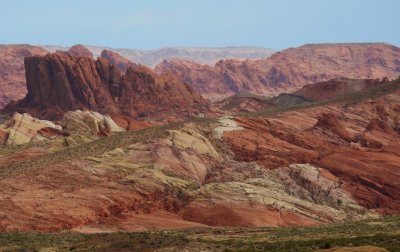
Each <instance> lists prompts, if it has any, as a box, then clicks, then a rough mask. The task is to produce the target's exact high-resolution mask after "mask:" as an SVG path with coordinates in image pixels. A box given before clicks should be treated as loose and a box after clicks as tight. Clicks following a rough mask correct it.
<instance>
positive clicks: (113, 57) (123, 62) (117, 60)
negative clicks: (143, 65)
mask: <svg viewBox="0 0 400 252" xmlns="http://www.w3.org/2000/svg"><path fill="white" fill-rule="evenodd" d="M101 57H102V58H103V59H106V60H108V61H109V62H110V63H111V64H113V65H116V66H117V67H118V69H119V70H120V71H121V72H122V73H125V72H126V70H127V69H128V67H132V68H136V67H137V66H138V65H137V64H135V63H132V62H131V61H129V60H128V59H127V58H125V57H122V56H121V55H119V54H118V53H116V52H113V51H110V50H107V49H104V50H103V51H102V52H101Z"/></svg>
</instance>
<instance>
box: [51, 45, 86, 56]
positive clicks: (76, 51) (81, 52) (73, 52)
mask: <svg viewBox="0 0 400 252" xmlns="http://www.w3.org/2000/svg"><path fill="white" fill-rule="evenodd" d="M56 53H57V54H60V55H69V56H73V57H89V58H93V53H92V52H91V51H90V50H89V49H87V48H86V47H85V46H84V45H81V44H78V45H74V46H71V48H69V49H68V51H56Z"/></svg>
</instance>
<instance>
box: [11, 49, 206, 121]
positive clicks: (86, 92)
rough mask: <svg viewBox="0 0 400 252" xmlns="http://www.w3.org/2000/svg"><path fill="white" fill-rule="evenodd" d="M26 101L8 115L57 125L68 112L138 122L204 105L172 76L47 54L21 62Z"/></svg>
mask: <svg viewBox="0 0 400 252" xmlns="http://www.w3.org/2000/svg"><path fill="white" fill-rule="evenodd" d="M25 66H26V78H27V83H28V94H27V96H26V97H25V98H24V99H23V100H21V101H19V102H17V103H16V104H10V106H9V107H8V108H7V111H16V110H17V111H24V112H25V111H27V112H29V113H30V114H32V115H34V116H36V117H39V118H46V119H60V118H62V116H63V114H64V113H65V112H67V111H74V110H91V111H96V112H99V113H101V114H109V115H111V116H113V115H116V116H125V117H128V118H133V117H143V116H147V115H152V114H156V113H162V112H166V111H179V110H181V111H180V113H177V115H178V116H185V115H188V114H190V113H193V111H196V110H197V109H200V110H201V109H202V108H203V107H205V106H206V102H205V100H204V99H203V98H202V97H201V96H199V95H197V94H196V93H195V92H194V91H192V89H191V88H190V87H188V86H187V85H185V84H183V83H182V82H180V81H179V80H178V79H177V78H174V76H171V75H156V74H154V73H152V72H149V71H138V70H134V69H132V68H128V70H127V72H126V74H125V75H121V74H120V71H119V70H118V69H117V67H116V66H115V65H112V64H110V63H109V62H108V61H107V60H105V59H98V60H97V61H95V60H93V59H91V58H88V57H80V58H77V57H72V56H63V55H57V54H48V55H46V56H44V57H27V58H26V59H25Z"/></svg>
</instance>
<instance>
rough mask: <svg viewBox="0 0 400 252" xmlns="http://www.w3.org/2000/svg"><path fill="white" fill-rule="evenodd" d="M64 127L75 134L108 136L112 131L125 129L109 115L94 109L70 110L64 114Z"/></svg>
mask: <svg viewBox="0 0 400 252" xmlns="http://www.w3.org/2000/svg"><path fill="white" fill-rule="evenodd" d="M62 127H63V129H64V130H65V131H67V132H69V133H75V134H91V135H102V136H107V135H109V134H110V133H112V132H121V131H124V129H123V128H121V127H120V126H118V125H117V124H116V123H115V122H114V121H113V119H112V118H111V117H110V116H108V115H102V114H99V113H97V112H93V111H80V110H77V111H69V112H67V113H65V114H64V117H63V120H62Z"/></svg>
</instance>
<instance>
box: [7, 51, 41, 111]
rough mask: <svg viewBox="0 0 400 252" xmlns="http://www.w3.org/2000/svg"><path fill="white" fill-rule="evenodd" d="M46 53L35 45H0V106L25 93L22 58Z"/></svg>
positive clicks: (17, 98) (20, 97)
mask: <svg viewBox="0 0 400 252" xmlns="http://www.w3.org/2000/svg"><path fill="white" fill-rule="evenodd" d="M46 53H47V51H46V50H45V49H43V48H41V47H37V46H30V45H0V108H2V107H4V106H5V105H6V104H7V103H9V102H10V101H17V100H19V99H22V98H23V97H24V96H25V94H26V84H25V73H24V72H25V67H24V58H25V57H29V56H33V55H45V54H46Z"/></svg>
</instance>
